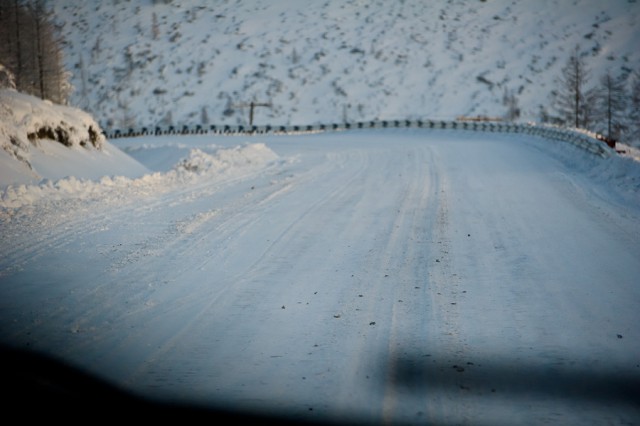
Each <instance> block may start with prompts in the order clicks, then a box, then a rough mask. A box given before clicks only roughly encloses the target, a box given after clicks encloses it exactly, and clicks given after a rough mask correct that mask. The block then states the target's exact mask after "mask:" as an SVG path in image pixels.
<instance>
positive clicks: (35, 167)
mask: <svg viewBox="0 0 640 426" xmlns="http://www.w3.org/2000/svg"><path fill="white" fill-rule="evenodd" d="M146 172H148V170H147V169H146V167H144V166H143V165H141V164H140V163H138V162H137V161H135V160H134V159H133V158H131V157H129V156H128V155H126V154H124V153H123V152H122V151H120V150H119V149H118V148H116V147H115V146H113V145H111V144H110V143H109V142H108V141H107V140H106V139H105V138H104V136H103V135H102V133H101V129H100V126H99V125H98V124H97V123H96V121H95V120H94V119H93V117H91V116H90V115H89V114H87V113H86V112H84V111H81V110H79V109H77V108H71V107H65V106H61V105H53V104H51V102H47V101H42V100H40V99H39V98H36V97H33V96H29V95H25V94H23V93H18V92H16V91H14V90H9V89H7V90H0V187H6V186H8V185H14V184H32V183H38V182H40V181H41V180H42V179H60V178H64V177H67V176H73V177H75V178H86V179H95V178H100V177H102V176H108V175H115V174H126V175H127V176H140V175H142V174H144V173H146Z"/></svg>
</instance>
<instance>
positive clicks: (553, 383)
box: [0, 346, 640, 425]
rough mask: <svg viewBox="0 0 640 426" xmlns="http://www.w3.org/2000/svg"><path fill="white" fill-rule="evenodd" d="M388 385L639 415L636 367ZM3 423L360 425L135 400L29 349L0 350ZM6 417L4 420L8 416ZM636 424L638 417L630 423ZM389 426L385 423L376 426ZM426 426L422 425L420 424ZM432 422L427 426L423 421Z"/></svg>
mask: <svg viewBox="0 0 640 426" xmlns="http://www.w3.org/2000/svg"><path fill="white" fill-rule="evenodd" d="M382 362H383V363H384V364H383V365H381V369H382V370H383V371H387V374H385V376H386V377H387V380H388V382H386V383H380V386H391V387H392V388H394V389H397V390H398V391H400V392H401V393H405V394H406V393H407V392H408V393H410V394H411V393H412V394H424V393H425V392H448V393H449V394H452V395H455V394H456V392H458V393H459V394H460V395H463V394H465V393H466V394H472V393H475V394H476V395H484V396H487V395H491V394H494V393H496V392H499V393H505V392H506V393H508V394H509V396H510V397H514V398H519V397H527V396H531V395H544V396H547V397H550V398H553V399H556V400H574V401H575V400H579V401H582V402H584V403H586V404H604V405H606V406H609V407H611V406H612V405H613V406H619V407H626V408H630V409H631V410H632V412H638V413H640V374H639V371H640V367H638V369H637V371H631V372H629V374H628V375H618V376H615V375H611V374H605V373H602V372H587V371H582V372H580V371H575V370H570V369H562V368H557V367H553V366H551V367H544V368H540V367H537V368H534V367H531V366H517V365H516V364H514V363H513V362H511V363H510V362H508V361H506V362H505V360H502V361H500V360H499V359H495V360H493V361H491V360H483V361H475V362H458V363H455V364H454V363H452V361H450V360H448V359H447V357H446V356H431V355H429V356H428V357H426V356H425V355H420V356H418V355H416V356H410V355H409V356H407V355H406V354H405V356H403V357H402V358H397V359H387V360H383V361H382ZM0 363H1V364H0V365H2V369H3V371H2V376H1V377H2V383H3V385H4V386H3V387H4V389H3V390H4V392H3V393H4V397H3V405H4V407H5V408H6V409H7V410H5V413H4V414H5V418H15V419H19V422H20V423H26V422H29V421H30V420H45V421H55V420H62V421H65V422H66V423H74V422H76V421H77V422H78V423H79V422H83V423H86V422H91V421H94V420H96V421H123V420H134V419H141V420H145V421H151V422H152V421H156V420H158V421H179V422H182V423H185V422H215V423H216V424H252V425H268V424H278V425H292V424H308V425H314V424H315V425H321V424H324V425H329V424H335V425H338V424H345V425H346V424H349V425H357V424H365V423H366V422H358V421H353V420H354V419H348V420H345V421H344V422H340V421H339V422H335V421H333V420H329V419H327V420H326V421H323V420H317V421H311V420H304V421H302V420H300V419H297V418H291V417H288V416H285V415H271V414H261V413H253V412H252V413H247V412H241V411H234V410H228V409H218V408H208V407H202V406H195V405H194V406H191V405H183V404H166V403H159V402H155V401H152V400H148V399H145V398H141V397H139V396H136V395H133V394H131V393H128V392H126V391H123V390H122V389H119V388H117V387H115V386H113V385H111V384H109V383H107V382H105V381H103V380H100V379H97V378H96V377H93V376H91V375H89V374H86V373H84V372H82V371H80V370H78V369H76V368H73V367H71V366H69V365H67V364H65V363H63V362H60V361H59V360H57V359H54V358H51V357H48V356H45V355H42V354H39V353H35V352H33V351H27V350H21V349H13V348H8V347H3V346H0ZM7 415H8V416H7ZM636 420H637V421H640V419H636ZM381 423H385V424H388V422H382V421H381ZM420 424H424V423H420ZM429 424H431V423H429Z"/></svg>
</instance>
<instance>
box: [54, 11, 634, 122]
mask: <svg viewBox="0 0 640 426" xmlns="http://www.w3.org/2000/svg"><path fill="white" fill-rule="evenodd" d="M51 5H52V6H53V8H54V11H55V19H56V20H57V21H58V22H60V23H61V24H63V25H64V27H63V35H64V37H65V39H66V52H65V53H66V60H67V62H68V68H69V69H71V70H72V71H73V73H74V77H73V80H72V83H73V85H74V86H75V88H76V90H75V93H74V94H73V100H72V101H73V103H74V104H76V105H78V106H79V107H81V108H83V109H86V110H87V111H89V112H91V113H92V114H94V116H96V117H97V118H98V119H99V121H100V123H101V124H102V126H103V127H104V128H106V129H109V130H113V129H126V128H130V127H142V126H155V125H165V126H167V125H181V124H191V125H193V124H204V125H207V124H210V123H215V124H247V123H248V121H249V111H248V108H242V107H240V105H241V104H243V103H247V102H250V101H257V102H264V103H271V105H272V106H271V107H270V108H268V107H260V108H257V109H256V110H255V122H254V123H255V124H258V125H260V124H266V123H268V124H275V125H285V124H317V123H323V122H324V123H329V122H336V121H343V120H348V121H356V120H373V119H394V118H411V119H415V118H424V117H428V118H443V119H450V118H454V117H456V116H458V115H488V116H503V115H504V114H505V113H506V111H507V107H506V106H505V104H504V101H503V100H504V97H505V95H507V96H515V98H516V99H517V102H518V105H519V107H520V109H521V110H522V114H521V119H523V120H534V121H538V120H539V118H540V114H541V111H542V110H543V109H547V110H548V109H549V108H550V107H549V103H550V93H551V91H552V90H553V89H555V88H556V82H555V80H556V79H557V78H558V77H559V76H560V72H561V69H562V67H563V66H564V65H565V63H566V60H567V59H568V57H569V55H570V54H571V52H572V51H573V49H574V48H576V46H579V48H580V50H581V52H582V53H583V54H584V55H585V60H586V62H587V66H588V67H589V68H590V70H591V82H592V83H593V84H595V83H597V82H598V79H599V77H600V76H601V75H603V74H605V73H606V72H610V73H611V74H612V75H614V76H623V77H625V76H629V75H630V74H631V73H632V72H633V71H634V70H638V69H640V50H638V48H637V46H638V41H639V40H640V4H639V3H637V2H635V1H632V0H612V1H607V2H603V1H601V0H576V1H558V0H541V1H535V2H533V1H524V0H520V1H497V0H496V1H485V0H480V1H478V0H474V1H472V0H464V1H462V0H450V1H446V2H445V1H429V2H425V1H418V0H406V1H381V0H378V1H361V0H328V1H324V2H320V1H314V2H305V1H293V0H280V1H270V0H248V1H231V0H224V1H222V0H218V1H211V2H202V1H199V0H181V1H177V0H173V1H170V0H164V1H159V0H146V1H142V0H138V1H120V0H113V1H108V2H98V3H94V2H77V1H74V0H55V1H52V2H51Z"/></svg>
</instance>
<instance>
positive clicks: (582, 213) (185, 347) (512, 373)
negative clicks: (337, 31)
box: [0, 130, 640, 425]
mask: <svg viewBox="0 0 640 426" xmlns="http://www.w3.org/2000/svg"><path fill="white" fill-rule="evenodd" d="M114 144H116V145H117V146H118V147H119V148H121V149H122V150H123V151H124V152H126V153H128V154H129V155H131V156H132V157H133V158H135V159H136V160H138V161H139V162H141V163H142V164H144V165H145V166H146V167H147V168H148V169H150V170H151V171H153V173H151V172H150V173H147V174H145V175H144V176H143V177H141V178H136V179H133V178H128V177H120V178H116V177H109V178H104V179H102V180H101V181H98V182H96V181H84V180H80V179H73V178H71V179H64V180H61V181H55V182H54V181H46V182H44V183H43V184H41V185H39V186H22V187H11V188H10V189H5V190H4V192H3V197H2V201H1V204H0V230H1V232H0V238H1V241H0V242H1V244H0V336H1V339H2V343H5V344H8V345H10V346H13V347H18V348H31V349H35V350H40V351H43V352H45V353H50V354H53V355H55V356H57V357H60V358H62V359H64V360H67V361H69V362H71V363H73V364H74V365H77V366H80V367H82V368H85V369H87V370H88V371H90V372H93V373H95V374H97V375H98V376H100V377H104V378H106V379H108V380H109V381H111V382H113V383H115V384H117V385H119V386H122V387H124V388H125V389H127V390H130V391H132V392H135V393H139V394H142V395H146V396H150V397H153V398H159V399H161V400H172V401H189V402H195V403H202V404H205V405H213V406H216V407H224V408H230V409H238V410H252V409H255V410H258V411H259V412H265V411H266V412H268V413H286V414H287V415H290V416H291V417H292V418H295V419H305V420H307V419H322V420H336V421H349V420H354V419H358V420H362V421H372V422H377V423H381V422H390V423H422V424H424V423H427V424H430V423H431V424H487V425H489V424H490V425H513V424H547V423H549V424H562V425H567V424H575V425H583V424H618V423H620V424H622V423H625V422H627V423H632V424H633V423H637V422H638V419H640V408H639V402H638V397H637V395H638V389H639V387H640V359H639V354H640V326H639V321H638V319H639V314H638V312H640V310H639V308H640V287H639V286H638V283H639V282H640V281H639V278H640V262H638V259H640V244H639V242H640V202H639V201H640V199H639V198H638V184H637V182H638V181H637V176H638V175H637V174H635V175H634V172H632V171H633V170H636V172H635V173H637V163H632V162H631V160H629V162H625V163H624V166H625V167H626V168H627V169H626V171H625V172H624V173H622V172H620V171H619V170H621V169H618V165H619V164H622V163H618V162H617V161H618V160H615V161H616V162H612V161H613V160H612V159H609V160H605V159H600V158H592V157H589V156H588V155H587V154H586V153H584V152H582V151H579V150H577V149H576V148H573V147H570V146H557V144H558V143H557V142H555V143H554V142H549V141H544V140H541V139H536V138H533V137H525V136H513V135H499V134H498V135H496V134H474V133H470V132H468V133H467V132H455V131H426V130H421V131H418V130H387V131H352V132H348V133H327V134H318V135H306V136H286V137H285V136H268V137H254V138H247V137H211V136H190V137H163V138H138V139H120V140H117V141H115V142H114ZM185 159H186V161H185ZM135 170H136V173H138V172H139V171H140V169H139V168H138V167H136V168H135ZM634 176H635V179H636V180H633V178H634Z"/></svg>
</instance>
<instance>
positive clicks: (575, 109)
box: [554, 47, 595, 128]
mask: <svg viewBox="0 0 640 426" xmlns="http://www.w3.org/2000/svg"><path fill="white" fill-rule="evenodd" d="M589 74H590V72H589V69H588V68H587V65H586V63H585V62H584V60H583V59H582V57H581V56H580V52H579V48H578V47H576V49H575V50H574V52H573V53H572V54H571V56H570V57H569V59H568V61H567V64H566V65H565V66H564V68H563V69H562V74H561V76H560V78H559V83H560V88H559V90H558V91H556V92H554V95H555V108H556V110H557V111H558V113H559V114H560V120H561V121H562V122H563V123H564V124H571V125H573V126H574V127H584V128H588V127H589V125H590V123H591V120H592V119H593V113H594V108H593V101H594V100H595V96H594V92H593V90H588V89H586V85H587V83H588V82H589Z"/></svg>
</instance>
